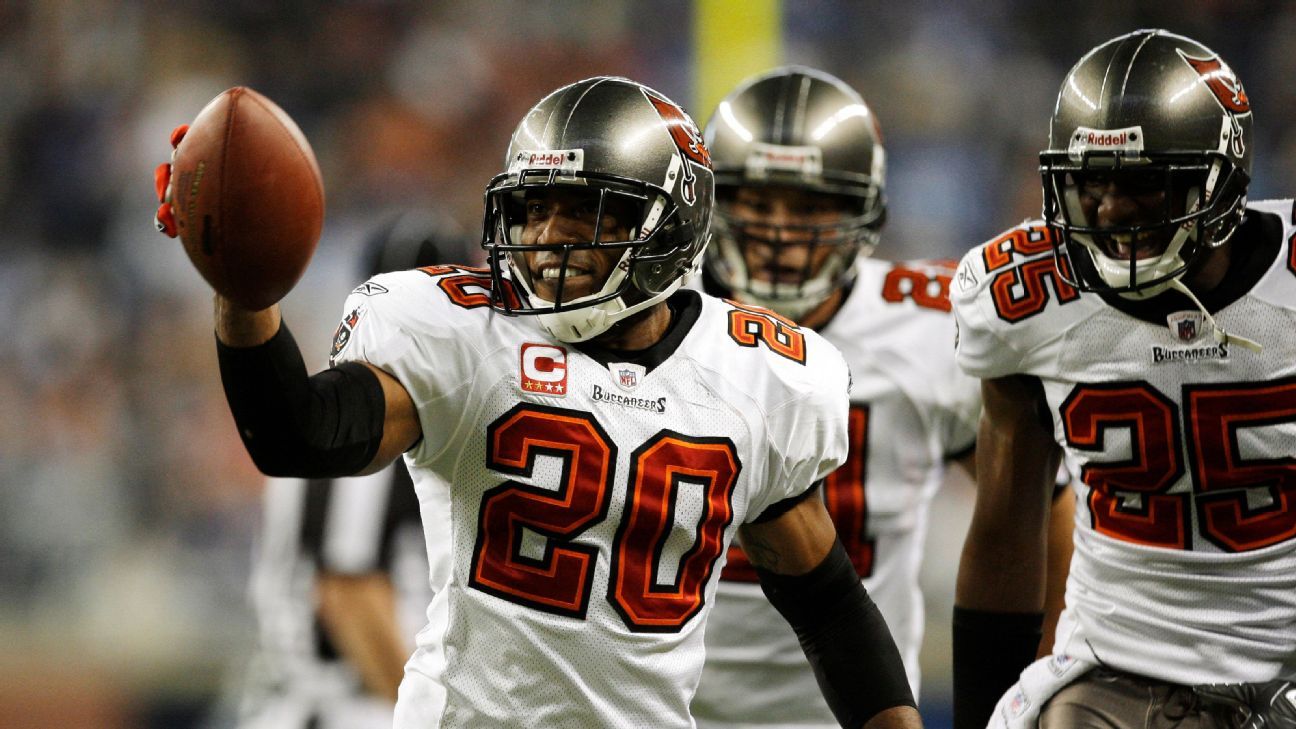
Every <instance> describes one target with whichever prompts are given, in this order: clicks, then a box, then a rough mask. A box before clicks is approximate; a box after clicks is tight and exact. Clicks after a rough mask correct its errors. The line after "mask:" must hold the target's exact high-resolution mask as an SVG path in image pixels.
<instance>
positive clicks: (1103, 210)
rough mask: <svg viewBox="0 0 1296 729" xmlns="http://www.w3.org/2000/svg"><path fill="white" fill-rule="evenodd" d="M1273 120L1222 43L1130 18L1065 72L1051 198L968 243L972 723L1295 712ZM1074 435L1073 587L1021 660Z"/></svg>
mask: <svg viewBox="0 0 1296 729" xmlns="http://www.w3.org/2000/svg"><path fill="white" fill-rule="evenodd" d="M1251 125H1252V120H1251V106H1250V100H1249V99H1248V98H1247V95H1246V92H1245V91H1244V90H1243V87H1242V84H1241V82H1240V81H1239V80H1238V78H1237V76H1236V75H1235V74H1234V73H1233V71H1232V70H1231V69H1230V68H1229V67H1228V65H1227V64H1226V63H1225V62H1224V61H1223V60H1222V59H1220V58H1219V56H1217V55H1216V54H1215V53H1214V52H1212V51H1211V50H1210V49H1208V48H1206V47H1205V46H1203V45H1201V44H1200V43H1197V42H1195V41H1192V40H1189V39H1187V38H1183V37H1180V36H1177V35H1172V34H1170V33H1166V32H1164V31H1156V30H1150V31H1138V32H1135V33H1131V34H1129V35H1125V36H1121V37H1119V38H1115V39H1113V40H1111V41H1108V42H1106V43H1104V44H1102V45H1100V46H1098V47H1097V48H1095V49H1093V50H1092V51H1090V52H1089V53H1088V54H1086V55H1085V56H1084V57H1083V58H1081V59H1080V61H1079V63H1077V65H1076V66H1075V67H1074V68H1073V69H1072V70H1071V71H1070V73H1069V74H1068V75H1067V77H1066V79H1065V80H1064V81H1063V83H1062V90H1061V92H1060V94H1059V96H1058V101H1057V107H1056V109H1055V111H1054V113H1053V117H1052V122H1051V127H1050V135H1049V148H1048V150H1046V151H1045V152H1043V153H1042V154H1041V155H1040V162H1041V172H1042V176H1043V183H1044V219H1043V221H1036V222H1028V223H1025V224H1023V225H1021V226H1019V227H1017V228H1014V229H1013V230H1010V231H1008V232H1007V233H1005V234H1004V235H1002V236H1000V237H998V238H996V239H994V240H993V241H990V242H989V243H986V244H985V245H983V246H980V247H978V248H976V249H974V250H973V251H971V252H970V253H969V254H968V255H967V256H966V257H965V258H964V260H963V261H962V263H961V264H960V266H959V268H958V272H957V274H956V275H955V278H954V283H953V286H952V291H953V293H952V297H953V301H954V307H955V312H956V315H957V317H958V323H959V328H960V336H959V344H958V360H959V364H960V365H962V366H963V368H964V369H965V370H966V371H967V372H968V373H970V374H972V375H975V376H977V377H980V378H982V388H983V389H982V393H983V398H984V406H985V411H984V415H983V419H982V423H981V429H980V435H979V437H978V441H977V451H978V453H977V470H978V481H979V483H980V487H979V491H978V496H977V505H976V510H975V514H974V517H973V522H972V527H971V530H970V532H969V535H968V539H967V542H966V545H965V547H964V552H963V559H962V563H961V566H960V570H959V580H958V592H957V606H958V607H957V608H956V611H957V612H956V621H955V630H956V634H955V691H956V704H955V710H956V726H958V727H960V728H962V727H967V728H971V727H981V726H985V724H986V722H987V720H991V722H992V726H1014V727H1033V726H1036V725H1038V726H1040V727H1048V728H1050V729H1051V728H1054V727H1068V728H1070V727H1085V728H1090V727H1184V728H1188V727H1234V726H1243V723H1242V722H1244V721H1246V722H1249V723H1247V724H1246V726H1248V727H1258V726H1261V725H1264V726H1270V727H1272V726H1275V725H1277V726H1292V723H1293V717H1296V691H1291V688H1292V684H1291V681H1292V680H1293V679H1294V678H1296V458H1293V456H1294V455H1296V451H1294V450H1293V444H1294V443H1296V328H1293V326H1292V324H1293V322H1296V247H1293V246H1294V245H1296V243H1293V240H1296V224H1294V223H1293V220H1294V218H1296V208H1294V207H1293V203H1292V201H1291V200H1282V201H1274V202H1263V203H1253V204H1250V205H1248V204H1247V201H1246V192H1247V184H1248V182H1249V176H1250V170H1251V159H1252V154H1253V145H1254V143H1255V139H1254V137H1253V135H1252V130H1251V129H1252V127H1251ZM1063 451H1065V453H1066V455H1067V457H1068V459H1069V460H1073V461H1074V463H1075V464H1076V465H1077V466H1078V467H1079V473H1080V479H1081V481H1082V482H1083V483H1082V484H1081V485H1080V486H1079V489H1078V490H1079V494H1078V509H1077V519H1076V539H1075V555H1074V557H1073V561H1072V566H1071V572H1070V579H1069V582H1068V585H1067V592H1066V610H1065V612H1064V613H1063V615H1062V619H1061V620H1060V622H1059V625H1058V630H1057V639H1056V642H1055V644H1054V647H1053V654H1054V655H1053V656H1051V657H1049V658H1045V659H1042V660H1041V661H1038V662H1036V663H1034V664H1031V665H1030V667H1029V668H1026V670H1025V671H1024V672H1021V674H1020V678H1018V672H1019V671H1021V670H1022V668H1023V667H1026V666H1027V664H1028V663H1029V662H1030V659H1031V658H1032V656H1033V654H1034V646H1033V645H1032V644H1031V641H1030V637H1029V631H1028V630H1026V628H1027V627H1028V625H1029V621H1030V615H1031V614H1032V613H1037V612H1038V611H1039V609H1040V604H1041V597H1042V574H1043V567H1042V555H1041V550H1040V544H1041V543H1042V541H1043V523H1044V513H1045V509H1046V506H1047V503H1048V501H1047V494H1048V492H1049V488H1048V484H1049V481H1050V477H1051V474H1052V470H1053V468H1054V467H1055V465H1056V462H1057V459H1058V457H1059V455H1060V454H1061V453H1062V452H1063ZM1014 680H1017V681H1018V682H1017V683H1016V684H1015V685H1012V686H1011V687H1010V684H1013V681H1014ZM1200 684H1228V685H1227V686H1214V687H1210V688H1198V689H1197V690H1194V689H1193V687H1194V686H1197V685H1200ZM1005 689H1008V691H1007V693H1003V692H1004V690H1005ZM1001 693H1003V698H1002V699H1000V702H999V705H998V706H997V707H996V706H995V705H994V701H995V698H996V697H998V696H1000V694H1001ZM1222 699H1223V700H1222ZM1041 709H1042V711H1041ZM1248 717H1249V718H1248ZM1262 719H1263V721H1262ZM1265 722H1267V723H1265ZM1284 722H1285V723H1284Z"/></svg>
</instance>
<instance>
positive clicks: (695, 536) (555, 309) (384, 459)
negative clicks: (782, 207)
mask: <svg viewBox="0 0 1296 729" xmlns="http://www.w3.org/2000/svg"><path fill="white" fill-rule="evenodd" d="M712 196H713V179H712V172H711V162H710V155H709V152H708V151H707V148H706V146H705V145H704V144H703V142H702V139H701V135H700V133H699V132H698V131H697V128H696V127H695V126H694V124H693V122H692V120H690V119H689V117H688V116H687V115H686V114H685V113H684V111H683V110H682V109H680V107H678V106H676V105H675V104H674V103H672V102H671V101H669V100H668V99H666V97H664V96H662V95H661V94H659V93H657V92H656V91H653V90H652V89H649V88H647V87H645V86H642V85H640V84H637V83H634V82H632V81H628V80H625V79H617V78H606V77H600V78H594V79H587V80H585V81H581V82H578V83H575V84H572V85H570V86H566V87H563V88H561V89H558V90H557V91H555V92H553V93H551V94H550V95H548V96H546V97H545V98H544V99H542V100H541V101H540V102H539V103H538V104H537V105H536V106H535V107H533V108H532V109H531V110H530V111H529V112H528V113H527V114H526V116H525V117H524V118H523V120H522V122H521V123H520V124H519V125H518V127H517V130H516V132H515V133H514V135H513V139H512V141H511V143H510V145H509V149H508V151H507V154H506V156H505V169H504V171H503V172H502V173H501V174H500V175H498V176H497V177H496V178H495V179H494V180H493V181H492V182H491V183H490V185H489V186H488V188H487V192H486V205H487V210H486V215H485V234H484V240H483V246H484V248H485V249H486V252H487V260H488V263H489V268H488V269H476V270H474V269H468V268H464V267H459V266H445V267H440V268H431V269H422V270H417V271H408V272H402V273H392V274H385V275H381V276H377V277H375V278H373V279H371V280H370V281H369V285H368V286H365V287H362V289H363V290H357V291H356V292H354V293H353V294H352V295H351V297H350V298H349V299H348V300H347V303H346V305H345V308H344V311H345V312H346V315H345V317H344V319H343V324H342V328H341V329H340V330H339V336H338V338H337V340H336V341H335V344H334V356H333V366H332V367H330V368H329V369H327V370H325V371H324V372H322V373H320V374H317V375H315V376H313V377H308V375H307V372H306V370H305V368H304V366H303V365H302V362H301V358H300V355H299V353H298V350H297V346H296V344H295V343H294V342H293V340H292V338H291V335H290V334H289V333H288V330H287V328H286V327H285V326H283V324H282V322H281V318H280V314H279V308H278V307H277V306H272V307H270V308H268V309H265V310H261V311H247V310H241V309H239V308H237V307H236V306H234V305H233V304H232V303H231V302H230V301H228V300H227V299H225V298H223V297H220V296H218V297H217V313H216V319H217V337H218V340H219V341H218V357H219V360H220V365H221V372H222V378H223V381H224V383H225V387H226V394H227V398H228V400H229V402H230V406H231V409H232V411H233V413H234V417H235V421H236V422H237V424H238V426H239V431H240V433H241V434H242V436H243V438H244V443H245V445H246V446H247V448H248V450H249V452H250V453H251V455H252V457H253V460H254V461H255V462H256V463H257V465H258V466H259V467H260V468H261V469H262V470H263V471H265V472H267V473H270V474H285V475H287V474H292V475H298V476H306V477H317V476H338V475H350V474H355V473H367V472H372V471H374V470H377V469H379V468H382V467H384V466H385V465H386V464H387V463H388V462H390V461H391V460H392V459H394V458H396V457H397V456H400V455H401V454H404V458H405V462H406V464H407V465H408V466H409V468H410V472H411V475H412V476H413V479H414V485H415V490H416V491H417V493H418V496H419V500H420V504H421V509H422V512H423V514H424V528H425V531H426V534H427V535H428V537H429V539H432V538H436V539H445V540H447V542H448V549H449V550H450V554H451V559H450V560H447V561H446V563H445V564H446V569H444V570H441V571H435V570H434V572H433V578H434V590H435V593H436V594H435V597H434V598H433V601H432V604H431V606H430V607H429V619H430V622H429V624H428V626H427V627H425V628H424V629H423V630H422V631H421V632H420V633H419V635H418V638H417V643H418V646H419V647H418V648H417V649H416V651H415V653H414V655H413V657H412V658H411V659H410V660H409V662H408V663H407V665H406V669H405V678H404V680H403V682H402V683H401V687H400V694H399V698H398V701H397V707H396V725H397V726H398V727H411V728H412V727H428V726H505V725H507V726H534V727H553V726H618V727H620V726H654V727H665V726H671V727H689V726H692V725H693V721H692V719H691V717H690V716H689V701H690V699H691V698H692V694H693V689H694V687H695V686H696V684H697V678H698V674H699V672H700V671H701V667H702V659H703V645H702V636H703V632H704V630H703V624H704V621H705V617H706V614H707V612H708V610H709V608H710V605H711V603H712V600H713V598H714V596H715V585H716V582H717V578H718V576H719V570H720V568H721V567H722V566H723V563H724V555H725V550H726V549H727V548H728V546H729V544H730V542H731V541H732V540H733V538H734V535H735V534H736V533H738V532H739V531H741V532H742V534H743V540H744V543H745V544H746V545H747V547H748V551H749V553H750V554H752V555H753V563H754V566H755V568H756V569H757V571H758V573H759V575H760V578H761V584H762V586H763V587H764V588H765V590H766V592H767V594H768V595H769V598H770V601H771V602H772V603H773V604H775V605H776V606H777V607H778V608H779V609H780V610H781V611H782V613H783V614H784V615H785V616H786V618H787V619H788V621H789V622H790V623H791V624H792V625H793V626H794V627H795V629H796V630H797V632H798V634H799V635H800V636H802V643H803V646H804V649H805V651H806V653H807V654H808V655H809V656H810V659H811V661H812V662H813V663H814V665H815V666H816V668H817V669H818V673H819V675H820V678H821V686H822V688H823V691H824V693H825V695H826V696H827V697H828V701H829V704H830V705H831V706H832V707H833V709H834V711H835V712H836V713H837V716H838V719H839V721H840V722H841V723H843V724H844V725H849V726H868V727H879V728H880V727H914V726H920V724H921V722H920V720H919V718H918V714H917V711H916V710H915V709H914V708H913V704H914V701H913V697H912V695H911V692H910V690H909V687H908V684H907V683H906V682H905V680H904V670H903V666H902V664H901V661H900V657H899V654H898V652H897V651H896V648H895V644H894V642H893V641H892V640H891V637H890V635H889V634H888V632H887V629H886V625H885V623H884V622H883V620H882V618H881V616H880V615H879V614H878V612H877V608H876V606H874V605H873V603H872V602H871V601H870V600H869V599H868V596H867V594H866V593H865V591H864V590H863V589H862V588H861V587H860V585H859V582H858V581H857V580H856V579H855V577H854V570H853V568H852V567H851V562H850V559H849V556H848V555H847V553H846V552H845V551H844V550H843V549H842V547H841V545H840V544H839V543H838V542H837V540H836V536H835V532H834V530H833V528H832V522H831V520H830V519H829V517H828V515H827V513H826V512H825V510H824V508H823V504H822V502H821V501H820V500H819V499H818V498H816V497H817V489H816V485H817V484H818V483H819V482H820V481H822V480H823V478H824V477H826V476H827V475H828V474H829V473H831V472H832V471H833V470H834V469H835V468H836V467H837V466H838V465H839V464H840V463H841V461H842V460H843V458H844V456H845V453H846V444H847V430H846V423H847V410H846V398H845V397H844V395H845V392H846V390H847V386H848V373H847V369H846V365H845V363H844V362H843V361H842V358H841V355H840V354H839V353H838V352H837V351H836V350H835V349H833V348H832V346H831V345H829V344H827V343H826V342H824V341H823V340H822V339H821V338H820V337H818V336H817V335H815V334H814V333H813V332H811V331H808V330H805V329H803V328H800V327H797V326H796V325H795V324H793V323H792V322H790V321H787V320H785V319H783V318H781V317H778V316H776V315H773V314H770V313H769V312H766V311H764V310H761V309H757V308H754V307H748V306H744V305H740V304H733V303H726V302H723V301H720V300H718V299H714V298H710V297H707V296H702V295H699V294H697V293H696V292H693V291H691V290H680V284H681V282H682V279H683V277H684V275H685V274H686V273H687V272H689V271H690V270H692V269H693V268H694V266H695V264H696V263H697V261H698V260H699V257H700V256H701V255H702V253H703V250H704V249H705V245H706V242H707V240H708V236H709V233H708V229H709V223H710V215H711V203H712ZM509 315H512V316H509ZM343 332H345V334H343Z"/></svg>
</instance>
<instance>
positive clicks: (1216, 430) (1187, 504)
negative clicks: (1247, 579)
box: [1061, 378, 1296, 552]
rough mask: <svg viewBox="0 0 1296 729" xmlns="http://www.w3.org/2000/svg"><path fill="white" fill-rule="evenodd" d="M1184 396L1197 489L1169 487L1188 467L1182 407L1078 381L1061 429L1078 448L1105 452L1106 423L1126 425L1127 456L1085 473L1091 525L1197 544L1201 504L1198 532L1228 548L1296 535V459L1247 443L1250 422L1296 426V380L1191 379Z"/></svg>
mask: <svg viewBox="0 0 1296 729" xmlns="http://www.w3.org/2000/svg"><path fill="white" fill-rule="evenodd" d="M1183 394H1184V397H1183V402H1184V407H1185V413H1184V418H1183V422H1184V424H1185V425H1186V431H1187V436H1186V438H1187V444H1188V457H1189V464H1190V465H1189V468H1190V474H1191V476H1192V483H1193V494H1191V495H1190V494H1168V493H1165V491H1166V490H1167V489H1169V488H1170V487H1171V486H1172V485H1173V484H1174V483H1175V482H1177V481H1178V480H1179V478H1180V477H1181V476H1182V475H1183V471H1184V464H1183V463H1182V462H1181V457H1180V449H1181V440H1180V435H1179V413H1178V412H1177V408H1176V406H1175V403H1174V402H1172V401H1171V400H1169V399H1168V398H1166V397H1165V396H1164V395H1162V394H1161V393H1159V392H1157V391H1156V390H1155V389H1154V388H1153V387H1152V386H1151V385H1149V384H1147V383H1145V382H1129V383H1115V384H1110V385H1103V386H1095V385H1082V386H1080V387H1078V388H1077V389H1076V390H1075V391H1074V392H1072V393H1071V395H1070V396H1069V397H1068V398H1067V400H1066V402H1064V403H1063V404H1062V408H1061V411H1062V424H1063V429H1064V431H1065V435H1066V439H1067V443H1068V444H1069V445H1071V446H1072V447H1074V448H1077V449H1079V450H1091V451H1093V450H1098V451H1100V450H1103V436H1104V432H1105V431H1106V429H1108V428H1113V427H1125V428H1128V429H1129V432H1130V450H1131V453H1132V456H1131V458H1130V459H1129V460H1127V461H1123V462H1118V463H1101V464H1094V463H1091V464H1089V465H1087V466H1085V467H1084V469H1083V470H1082V471H1081V474H1080V476H1081V478H1082V479H1083V480H1084V482H1085V483H1086V484H1088V485H1089V486H1090V487H1091V488H1092V489H1093V490H1092V491H1091V492H1090V494H1089V508H1090V513H1091V514H1092V515H1093V516H1092V518H1093V525H1094V529H1096V530H1097V531H1099V532H1102V533H1104V534H1107V535H1108V536H1112V537H1115V538H1117V539H1122V540H1125V541H1129V542H1136V543H1139V544H1150V545H1154V546H1158V547H1167V548H1172V549H1191V548H1192V534H1191V528H1192V519H1191V515H1192V511H1191V509H1192V508H1194V507H1195V508H1196V513H1197V522H1198V529H1199V531H1200V532H1201V535H1202V537H1204V538H1205V539H1207V540H1208V541H1210V542H1212V543H1213V544H1215V545H1217V546H1219V547H1220V548H1221V549H1223V550H1225V551H1228V552H1246V551H1250V550H1254V549H1262V548H1264V547H1268V546H1271V545H1274V544H1277V543H1279V542H1283V541H1286V540H1288V539H1292V538H1293V537H1296V458H1292V457H1290V456H1285V457H1273V458H1244V457H1243V455H1242V448H1241V442H1242V438H1243V436H1242V431H1243V430H1244V429H1247V428H1258V427H1262V426H1273V425H1278V424H1283V423H1296V378H1287V379H1285V380H1278V381H1274V382H1260V383H1233V384H1231V385H1228V386H1220V385H1185V386H1184V389H1183ZM1289 452H1290V451H1289ZM1122 494H1128V495H1133V494H1138V495H1139V496H1140V500H1139V501H1137V502H1131V501H1128V500H1127V499H1126V498H1125V497H1124V496H1122ZM1251 496H1255V497H1257V498H1256V499H1255V501H1252V499H1251V498H1250V497H1251ZM1253 504H1255V505H1253Z"/></svg>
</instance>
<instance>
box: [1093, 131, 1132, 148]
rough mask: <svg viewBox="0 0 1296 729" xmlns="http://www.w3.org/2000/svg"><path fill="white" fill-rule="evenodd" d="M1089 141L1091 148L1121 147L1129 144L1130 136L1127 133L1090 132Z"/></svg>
mask: <svg viewBox="0 0 1296 729" xmlns="http://www.w3.org/2000/svg"><path fill="white" fill-rule="evenodd" d="M1087 141H1088V142H1089V146H1091V147H1119V146H1122V145H1124V144H1127V143H1128V142H1129V134H1127V133H1125V132H1120V133H1107V134H1099V133H1096V132H1089V139H1088V140H1087Z"/></svg>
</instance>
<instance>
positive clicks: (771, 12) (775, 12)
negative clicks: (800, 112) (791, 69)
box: [689, 0, 783, 126]
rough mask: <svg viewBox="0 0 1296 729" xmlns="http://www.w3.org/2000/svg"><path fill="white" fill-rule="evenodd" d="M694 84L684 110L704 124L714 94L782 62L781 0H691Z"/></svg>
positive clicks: (717, 98)
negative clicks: (689, 102)
mask: <svg viewBox="0 0 1296 729" xmlns="http://www.w3.org/2000/svg"><path fill="white" fill-rule="evenodd" d="M693 7H694V10H693V48H694V58H695V59H696V60H695V67H694V71H693V73H694V84H693V99H692V104H690V105H689V109H691V110H692V111H693V115H694V120H695V121H696V122H697V123H698V124H699V125H703V126H705V125H706V123H707V119H709V118H710V116H711V111H712V110H713V109H715V106H716V104H718V103H720V99H722V98H724V95H725V94H726V93H727V92H728V91H729V90H730V89H732V88H733V87H734V85H735V84H737V83H738V82H739V81H741V80H743V79H744V78H746V77H748V76H750V75H752V74H754V73H757V72H760V71H764V70H766V69H769V68H772V67H774V66H777V65H779V64H781V63H783V34H782V25H783V23H782V15H783V3H782V0H697V2H696V4H695V5H694V6H693Z"/></svg>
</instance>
